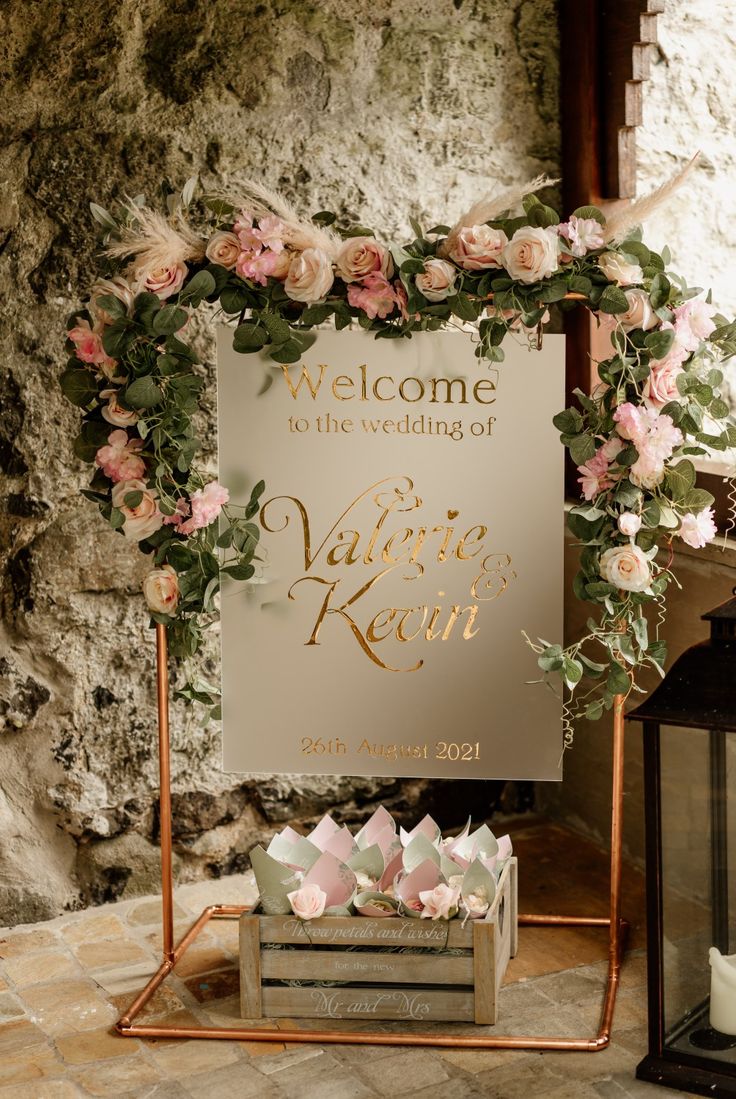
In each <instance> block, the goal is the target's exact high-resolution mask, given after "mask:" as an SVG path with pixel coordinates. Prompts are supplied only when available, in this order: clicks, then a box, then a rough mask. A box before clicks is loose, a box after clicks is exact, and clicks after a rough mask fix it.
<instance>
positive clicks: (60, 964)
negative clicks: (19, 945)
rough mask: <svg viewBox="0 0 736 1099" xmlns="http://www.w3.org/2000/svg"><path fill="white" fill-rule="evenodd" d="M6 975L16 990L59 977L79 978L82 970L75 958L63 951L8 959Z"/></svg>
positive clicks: (44, 952) (19, 955)
mask: <svg viewBox="0 0 736 1099" xmlns="http://www.w3.org/2000/svg"><path fill="white" fill-rule="evenodd" d="M3 965H4V968H5V973H6V975H7V976H8V977H9V978H10V980H11V982H12V983H13V984H14V985H15V987H16V988H28V987H29V985H35V984H40V983H41V982H42V981H43V982H47V981H51V980H54V979H55V978H59V977H78V976H80V969H79V966H78V965H77V963H76V961H75V960H74V958H72V957H71V955H70V954H67V953H66V952H65V951H62V950H45V951H43V952H42V953H38V954H36V953H34V954H31V953H28V954H23V953H21V954H17V955H14V956H13V957H11V958H6V959H5V961H4V963H3Z"/></svg>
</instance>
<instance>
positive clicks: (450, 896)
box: [419, 882, 460, 920]
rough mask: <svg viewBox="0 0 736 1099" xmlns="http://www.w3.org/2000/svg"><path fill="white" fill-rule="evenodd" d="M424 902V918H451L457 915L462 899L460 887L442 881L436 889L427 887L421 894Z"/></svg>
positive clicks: (420, 898)
mask: <svg viewBox="0 0 736 1099" xmlns="http://www.w3.org/2000/svg"><path fill="white" fill-rule="evenodd" d="M419 900H420V901H421V903H422V906H423V907H422V919H427V920H449V919H451V917H452V916H454V915H456V913H457V907H458V903H459V900H460V889H459V888H454V889H453V888H452V886H449V885H444V884H443V883H442V882H440V884H439V885H436V886H435V887H434V889H425V890H423V891H422V892H421V893H420V894H419Z"/></svg>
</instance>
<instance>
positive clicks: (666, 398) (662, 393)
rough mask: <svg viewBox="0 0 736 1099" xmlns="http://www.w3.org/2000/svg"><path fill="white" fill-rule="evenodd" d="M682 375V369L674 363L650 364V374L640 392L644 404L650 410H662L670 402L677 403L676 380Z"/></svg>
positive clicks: (678, 397) (678, 392) (677, 390)
mask: <svg viewBox="0 0 736 1099" xmlns="http://www.w3.org/2000/svg"><path fill="white" fill-rule="evenodd" d="M684 373H685V372H684V370H683V369H682V367H681V366H677V365H676V364H675V363H668V362H666V361H665V360H662V361H661V362H660V363H657V365H655V364H654V363H652V369H651V373H650V375H649V377H648V378H647V380H646V382H645V384H644V388H643V390H642V396H643V398H644V402H645V404H647V405H649V406H651V407H652V408H662V407H663V406H664V405H666V404H669V402H670V401H679V400H680V391H679V389H678V388H677V379H678V376H679V375H680V374H684Z"/></svg>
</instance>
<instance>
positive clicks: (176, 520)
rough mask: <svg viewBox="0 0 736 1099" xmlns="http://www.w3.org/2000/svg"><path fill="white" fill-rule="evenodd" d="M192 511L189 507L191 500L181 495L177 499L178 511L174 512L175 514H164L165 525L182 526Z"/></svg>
mask: <svg viewBox="0 0 736 1099" xmlns="http://www.w3.org/2000/svg"><path fill="white" fill-rule="evenodd" d="M191 511H192V509H191V508H190V507H189V501H188V500H187V499H186V498H185V497H184V496H180V497H179V499H178V500H177V501H176V511H175V512H174V514H173V515H165V516H164V526H167V527H179V526H181V524H182V523H183V522H184V520H185V519H187V518H188V517H189V515H190V514H191Z"/></svg>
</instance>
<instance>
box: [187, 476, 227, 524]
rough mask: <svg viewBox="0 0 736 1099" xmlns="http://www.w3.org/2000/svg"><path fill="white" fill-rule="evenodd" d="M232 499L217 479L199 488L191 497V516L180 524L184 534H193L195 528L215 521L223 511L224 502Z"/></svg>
mask: <svg viewBox="0 0 736 1099" xmlns="http://www.w3.org/2000/svg"><path fill="white" fill-rule="evenodd" d="M229 499H230V493H229V492H228V490H227V489H226V488H223V486H222V485H221V484H219V483H218V482H217V481H210V483H209V484H208V485H205V486H204V488H198V489H197V490H196V491H195V492H193V493H192V495H191V497H190V503H191V517H190V518H189V519H187V520H185V521H184V522H183V523H180V524H179V531H180V532H181V533H182V534H193V533H194V531H195V530H201V529H202V527H208V526H209V525H210V523H214V522H215V520H216V519H217V518H218V517H219V515H220V512H221V511H222V507H223V504H226V503H227V502H228V500H229Z"/></svg>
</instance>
